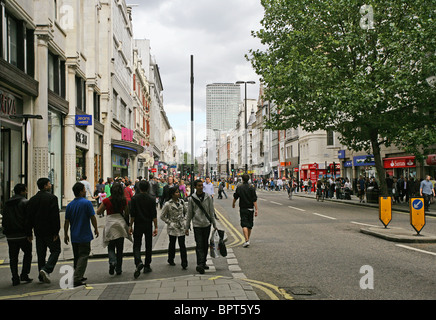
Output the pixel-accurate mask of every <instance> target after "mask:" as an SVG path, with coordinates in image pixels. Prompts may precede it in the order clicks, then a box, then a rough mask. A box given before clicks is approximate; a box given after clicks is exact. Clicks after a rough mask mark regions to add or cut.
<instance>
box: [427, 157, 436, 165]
mask: <svg viewBox="0 0 436 320" xmlns="http://www.w3.org/2000/svg"><path fill="white" fill-rule="evenodd" d="M426 162H427V164H428V165H429V166H434V165H436V154H430V155H429V156H428V157H427V161H426Z"/></svg>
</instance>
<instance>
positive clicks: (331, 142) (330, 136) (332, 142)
mask: <svg viewBox="0 0 436 320" xmlns="http://www.w3.org/2000/svg"><path fill="white" fill-rule="evenodd" d="M334 145H335V139H334V133H333V130H327V146H334Z"/></svg>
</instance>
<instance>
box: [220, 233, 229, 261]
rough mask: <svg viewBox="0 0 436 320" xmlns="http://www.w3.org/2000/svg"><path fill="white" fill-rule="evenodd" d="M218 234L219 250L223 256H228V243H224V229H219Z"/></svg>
mask: <svg viewBox="0 0 436 320" xmlns="http://www.w3.org/2000/svg"><path fill="white" fill-rule="evenodd" d="M218 235H219V238H220V240H219V242H218V251H219V253H220V255H221V257H226V256H227V248H226V244H225V243H224V230H218Z"/></svg>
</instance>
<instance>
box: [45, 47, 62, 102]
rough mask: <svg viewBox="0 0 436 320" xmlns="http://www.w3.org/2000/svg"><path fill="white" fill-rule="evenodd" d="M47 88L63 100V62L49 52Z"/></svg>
mask: <svg viewBox="0 0 436 320" xmlns="http://www.w3.org/2000/svg"><path fill="white" fill-rule="evenodd" d="M48 88H49V89H50V90H51V91H53V92H54V93H56V94H58V95H59V96H61V97H62V98H65V61H62V60H60V59H59V56H56V55H54V54H53V53H51V52H49V53H48Z"/></svg>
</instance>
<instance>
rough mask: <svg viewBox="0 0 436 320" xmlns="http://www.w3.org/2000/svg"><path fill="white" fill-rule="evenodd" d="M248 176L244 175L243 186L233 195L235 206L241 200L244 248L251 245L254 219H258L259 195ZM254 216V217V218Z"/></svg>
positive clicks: (240, 209)
mask: <svg viewBox="0 0 436 320" xmlns="http://www.w3.org/2000/svg"><path fill="white" fill-rule="evenodd" d="M249 179H250V177H249V176H248V174H243V175H242V184H241V185H239V186H238V187H237V188H236V191H235V193H234V194H233V205H232V207H233V208H234V207H235V204H236V201H237V200H238V199H239V214H240V216H241V227H242V231H243V233H244V237H245V242H244V244H243V247H244V248H247V247H248V246H249V245H250V236H251V230H252V229H253V222H254V217H257V195H256V190H254V188H253V187H252V186H250V185H249V184H248V180H249ZM253 216H254V217H253Z"/></svg>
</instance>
